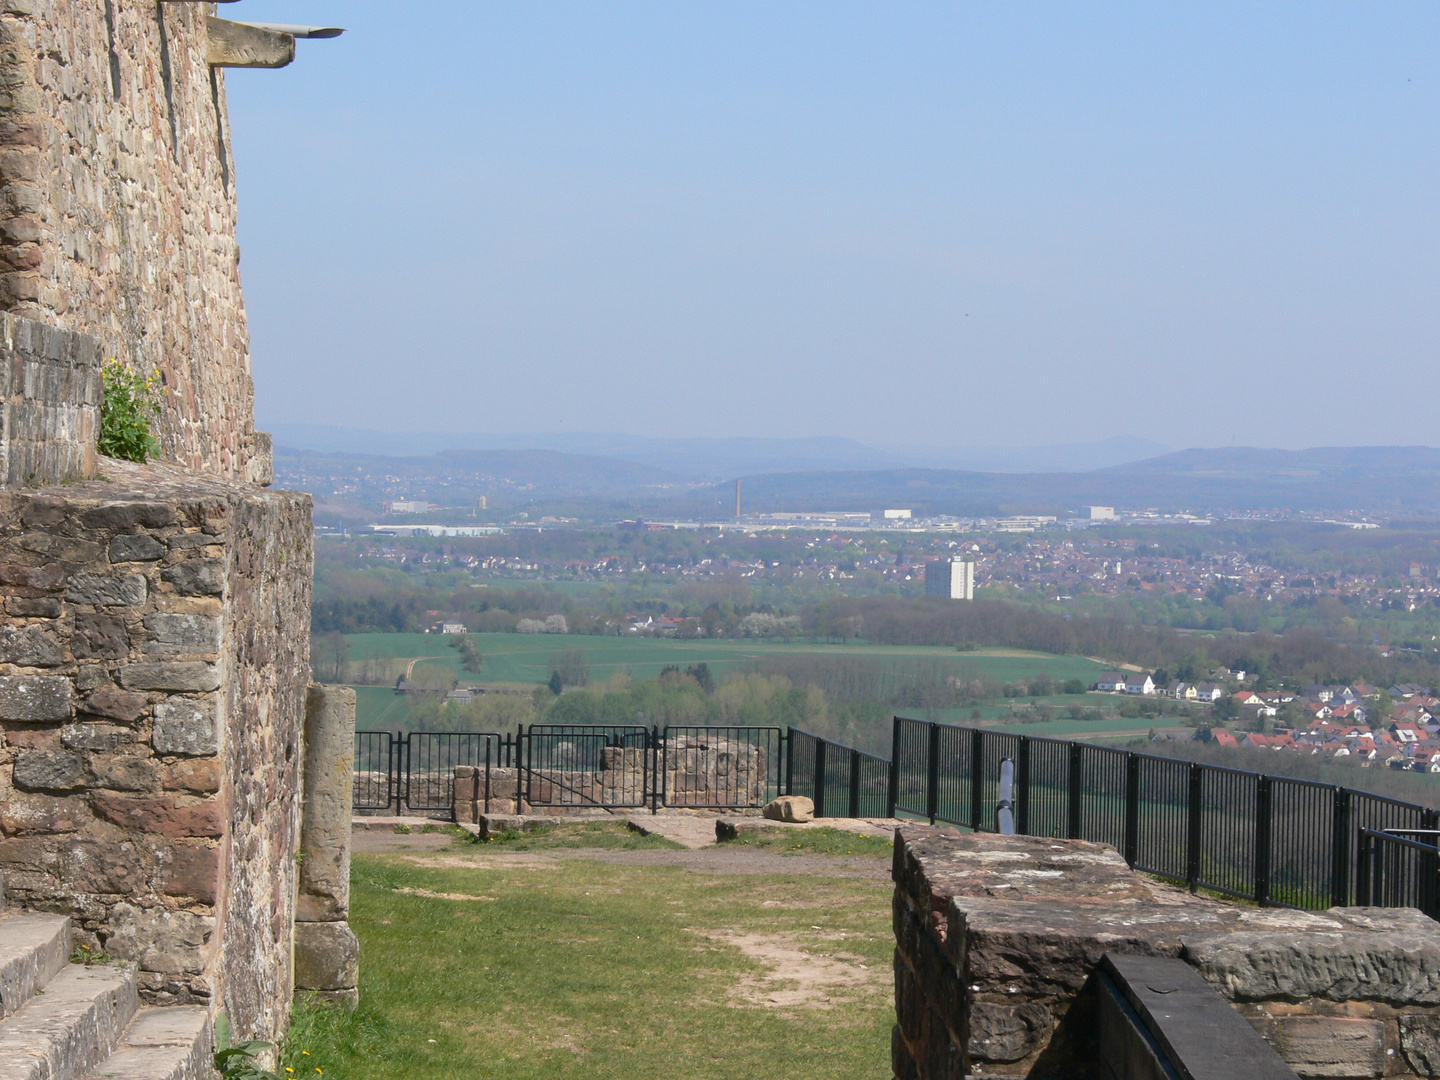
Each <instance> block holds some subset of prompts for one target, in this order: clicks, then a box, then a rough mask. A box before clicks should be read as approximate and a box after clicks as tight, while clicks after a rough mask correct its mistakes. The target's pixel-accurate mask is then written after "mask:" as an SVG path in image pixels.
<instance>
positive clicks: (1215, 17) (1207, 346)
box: [221, 0, 1440, 448]
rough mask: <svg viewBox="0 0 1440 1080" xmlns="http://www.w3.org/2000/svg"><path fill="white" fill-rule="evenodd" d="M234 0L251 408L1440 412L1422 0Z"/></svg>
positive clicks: (859, 430) (939, 437) (1433, 116)
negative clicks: (275, 40) (314, 31)
mask: <svg viewBox="0 0 1440 1080" xmlns="http://www.w3.org/2000/svg"><path fill="white" fill-rule="evenodd" d="M221 14H222V15H223V16H224V17H227V18H232V19H241V20H253V21H267V20H268V21H283V22H299V23H313V24H325V25H339V26H344V27H345V28H346V33H345V34H344V36H342V37H340V38H336V39H331V40H324V41H300V42H298V43H297V48H296V53H297V55H296V60H295V62H294V63H293V64H292V65H291V66H290V67H288V68H285V69H282V70H273V71H272V70H254V71H252V70H234V69H232V70H229V71H227V72H226V87H227V96H228V100H229V108H230V119H231V125H232V131H233V141H234V150H235V157H236V177H237V190H238V193H239V200H240V243H241V250H242V262H241V274H242V281H243V286H244V290H245V298H246V304H247V308H248V313H249V321H250V331H251V352H252V365H253V370H254V375H255V385H256V408H257V422H258V425H259V426H260V427H261V429H262V430H263V429H264V428H265V425H266V423H267V422H268V423H313V424H334V425H341V426H348V427H361V428H365V427H368V428H376V429H381V430H417V431H474V432H495V433H513V434H524V433H529V432H607V433H630V434H643V435H652V436H666V437H675V436H689V435H696V436H725V435H743V436H787V437H797V436H816V435H831V436H846V437H851V438H856V439H859V440H861V441H863V442H867V443H871V444H884V445H903V444H919V445H930V446H986V445H996V446H1015V445H1038V444H1051V443H1059V442H1071V441H1084V440H1091V439H1103V438H1107V437H1113V436H1128V437H1136V438H1146V439H1154V440H1157V441H1159V442H1162V443H1164V444H1166V445H1170V446H1177V447H1178V446H1224V445H1237V444H1238V445H1257V446H1277V447H1293V448H1298V447H1305V446H1315V445H1363V444H1377V443H1383V444H1396V443H1412V444H1420V443H1435V442H1436V441H1437V439H1436V436H1435V435H1434V434H1432V432H1431V430H1430V428H1429V425H1428V423H1427V422H1426V420H1425V417H1426V416H1427V415H1428V412H1429V410H1428V408H1426V407H1425V405H1424V404H1423V403H1428V402H1429V401H1431V400H1433V399H1434V398H1435V396H1436V394H1437V392H1440V363H1437V362H1436V361H1437V346H1440V199H1437V194H1440V190H1437V188H1440V183H1437V182H1440V123H1437V121H1440V96H1437V90H1440V6H1437V5H1435V4H1433V3H1415V4H1407V3H1398V2H1397V3H1388V4H1383V5H1377V4H1353V5H1343V4H1321V3H1311V4H1303V5H1302V4H1293V3H1291V4H1285V5H1271V4H1264V3H1244V4H1236V5H1233V6H1226V5H1223V4H1218V3H1217V4H1206V5H1196V4H1162V3H1144V4H1133V5H1120V4H1104V3H1091V4H1084V5H1077V4H1022V3H1004V4H1002V3H993V4H972V3H961V2H955V0H951V2H948V3H943V4H927V3H899V4H897V3H893V2H888V3H875V4H859V3H841V2H838V0H830V2H826V3H815V4H809V3H801V2H787V3H784V4H775V3H773V2H767V3H754V4H751V3H744V2H738V0H727V2H725V3H715V4H708V5H699V4H693V3H681V2H673V0H672V2H669V3H654V4H641V3H617V2H613V0H607V2H606V3H603V4H602V3H594V4H581V3H560V2H552V3H545V4H534V3H525V4H520V3H495V2H486V3H476V2H464V3H461V2H454V3H451V2H445V0H425V2H424V3H422V4H394V3H390V4H385V5H381V4H376V3H370V2H368V0H346V2H329V3H325V2H307V0H241V2H239V3H233V4H227V5H222V8H221ZM1415 405H1420V406H1421V407H1420V408H1419V409H1416V408H1414V406H1415Z"/></svg>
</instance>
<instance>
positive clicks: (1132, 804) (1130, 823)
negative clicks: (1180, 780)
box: [1125, 754, 1140, 866]
mask: <svg viewBox="0 0 1440 1080" xmlns="http://www.w3.org/2000/svg"><path fill="white" fill-rule="evenodd" d="M1139 858H1140V757H1139V755H1137V754H1126V755H1125V861H1126V862H1127V863H1128V864H1129V865H1131V866H1134V865H1135V863H1136V862H1138V861H1139Z"/></svg>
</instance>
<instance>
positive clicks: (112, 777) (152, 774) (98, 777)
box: [90, 754, 160, 791]
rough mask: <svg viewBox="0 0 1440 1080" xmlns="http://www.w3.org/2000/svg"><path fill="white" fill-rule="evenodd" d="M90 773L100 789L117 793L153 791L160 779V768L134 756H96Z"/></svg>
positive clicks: (153, 763) (91, 764) (149, 760)
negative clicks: (108, 789) (109, 789)
mask: <svg viewBox="0 0 1440 1080" xmlns="http://www.w3.org/2000/svg"><path fill="white" fill-rule="evenodd" d="M90 772H91V773H92V774H93V775H94V777H95V781H96V783H97V784H99V786H100V787H104V788H111V789H113V790H115V791H151V790H153V789H154V787H155V785H156V782H157V781H158V780H159V778H160V766H159V765H158V764H156V763H155V762H154V761H153V760H151V759H150V758H143V757H137V756H135V755H134V754H116V755H113V756H112V755H104V756H102V755H96V756H94V757H92V758H91V759H90Z"/></svg>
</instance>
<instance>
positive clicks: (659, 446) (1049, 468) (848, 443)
mask: <svg viewBox="0 0 1440 1080" xmlns="http://www.w3.org/2000/svg"><path fill="white" fill-rule="evenodd" d="M269 430H270V432H271V434H272V435H273V436H274V437H275V443H276V445H277V446H286V447H290V448H291V449H293V450H296V451H312V452H321V453H349V454H379V455H385V456H388V457H417V456H418V457H428V456H429V455H431V454H435V453H439V452H444V451H449V450H482V451H526V452H529V451H546V450H548V451H554V452H557V453H561V454H573V455H581V456H586V457H598V458H610V459H613V460H617V461H629V462H634V463H637V464H640V465H649V466H651V467H652V468H656V469H660V470H663V471H664V472H666V473H670V474H673V475H675V476H679V477H684V478H686V479H690V480H694V481H700V482H705V481H708V482H712V483H713V482H716V481H722V480H728V479H731V478H733V477H736V476H748V475H757V474H761V473H786V472H802V473H808V472H836V471H840V472H852V471H865V472H868V471H875V470H881V469H897V468H931V469H934V468H943V469H964V470H968V471H973V472H1084V471H1087V470H1091V469H1099V468H1104V467H1106V466H1110V465H1118V464H1120V463H1122V462H1126V461H1138V460H1140V459H1142V458H1151V457H1154V456H1155V455H1157V454H1162V453H1164V452H1165V451H1166V450H1168V449H1169V447H1166V446H1163V445H1161V444H1160V443H1157V442H1152V441H1150V440H1148V439H1136V438H1130V437H1125V436H1115V437H1113V438H1109V439H1102V440H1099V441H1097V442H1083V443H1061V444H1056V445H1048V446H1010V447H1005V446H999V447H996V446H986V447H953V446H951V447H945V446H903V445H894V446H885V447H874V446H867V445H866V444H864V443H861V442H857V441H856V440H854V439H844V438H830V437H814V438H767V439H757V438H748V437H744V436H722V437H714V438H708V437H707V438H701V437H695V438H660V437H654V436H645V435H626V434H621V435H613V434H611V435H606V434H595V433H586V432H538V433H532V434H527V435H486V434H480V433H474V432H470V433H466V432H403V431H402V432H394V431H369V430H364V429H360V428H344V427H329V426H325V425H320V424H274V425H271V426H270V429H269Z"/></svg>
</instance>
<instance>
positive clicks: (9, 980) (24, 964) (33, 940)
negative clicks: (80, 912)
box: [0, 915, 70, 1020]
mask: <svg viewBox="0 0 1440 1080" xmlns="http://www.w3.org/2000/svg"><path fill="white" fill-rule="evenodd" d="M69 962H70V920H69V919H67V918H66V917H65V916H63V915H8V916H5V917H3V918H0V1020H3V1019H5V1018H6V1017H7V1016H13V1015H15V1013H17V1012H19V1011H20V1010H21V1009H22V1008H23V1007H24V1006H25V1003H26V1002H28V1001H29V1000H30V999H31V998H32V997H34V996H35V991H37V990H39V989H41V988H42V987H44V985H45V984H46V983H48V982H49V981H50V980H51V979H53V978H54V977H55V976H56V975H58V974H60V972H61V971H62V970H64V968H65V965H66V964H68V963H69Z"/></svg>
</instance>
